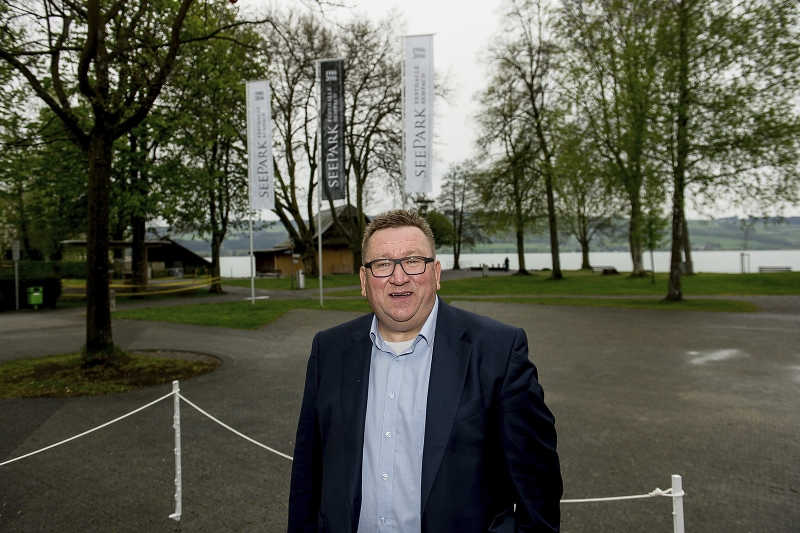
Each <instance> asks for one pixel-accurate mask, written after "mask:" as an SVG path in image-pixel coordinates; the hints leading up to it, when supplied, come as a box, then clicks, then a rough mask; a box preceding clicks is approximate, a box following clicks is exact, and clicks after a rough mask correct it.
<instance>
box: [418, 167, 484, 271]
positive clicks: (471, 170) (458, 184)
mask: <svg viewBox="0 0 800 533" xmlns="http://www.w3.org/2000/svg"><path fill="white" fill-rule="evenodd" d="M476 175H477V171H476V168H475V163H474V162H472V161H465V162H463V163H461V164H457V165H453V166H451V167H450V169H449V170H448V171H447V173H446V174H445V175H444V181H443V183H442V192H441V194H440V195H439V198H438V200H437V203H438V204H439V206H440V208H441V209H442V211H443V212H444V215H445V216H446V217H447V218H448V222H449V227H450V228H451V233H450V238H449V242H448V243H447V244H449V245H450V246H452V247H453V270H459V269H460V268H461V265H460V264H459V257H460V256H461V250H462V249H463V248H473V247H474V246H475V244H476V243H479V242H487V238H486V235H485V234H484V233H483V229H482V228H481V225H480V223H479V220H478V216H477V213H478V211H479V210H480V203H479V195H478V192H477V188H476V187H475V182H476ZM429 221H430V216H429ZM438 242H439V241H437V243H438Z"/></svg>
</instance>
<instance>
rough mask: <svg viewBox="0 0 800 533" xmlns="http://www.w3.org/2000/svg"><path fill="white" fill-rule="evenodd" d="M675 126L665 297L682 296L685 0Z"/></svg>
mask: <svg viewBox="0 0 800 533" xmlns="http://www.w3.org/2000/svg"><path fill="white" fill-rule="evenodd" d="M678 25H679V32H680V33H679V35H678V58H679V59H678V60H679V62H680V63H679V66H678V113H677V117H676V118H677V122H678V130H677V133H676V139H675V142H676V145H677V146H676V152H677V153H676V158H675V167H674V169H673V191H672V257H671V259H670V264H669V289H668V290H667V300H669V301H673V302H678V301H680V300H683V290H682V289H683V288H682V285H683V279H682V277H681V252H682V251H683V245H684V242H683V228H684V220H683V196H684V189H685V188H686V160H687V157H688V152H689V140H688V137H687V131H686V130H687V125H688V123H689V109H688V108H689V79H688V78H689V58H688V50H687V43H686V38H687V37H686V31H687V26H688V25H689V11H688V9H687V7H686V2H685V0H680V1H679V2H678Z"/></svg>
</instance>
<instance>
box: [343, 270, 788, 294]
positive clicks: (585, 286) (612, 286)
mask: <svg viewBox="0 0 800 533" xmlns="http://www.w3.org/2000/svg"><path fill="white" fill-rule="evenodd" d="M564 278H565V279H563V280H558V281H555V280H552V279H550V277H549V273H548V272H537V273H536V274H535V275H532V276H490V277H488V278H467V279H459V280H452V281H443V282H442V290H441V291H439V294H440V295H441V296H443V297H444V296H505V295H532V296H535V295H539V294H541V295H558V296H666V294H667V280H668V276H667V274H656V283H655V284H653V282H652V279H651V278H650V277H646V278H630V277H628V275H627V274H625V273H622V274H619V275H617V276H601V275H599V274H594V275H593V274H589V273H586V272H581V271H567V272H564ZM360 294H361V291H360V290H348V291H336V292H332V293H330V295H331V296H358V295H360ZM683 294H684V295H685V296H687V297H692V296H726V295H729V296H734V295H735V296H742V295H753V296H754V295H773V296H774V295H797V294H800V272H775V273H770V274H695V275H694V276H684V277H683Z"/></svg>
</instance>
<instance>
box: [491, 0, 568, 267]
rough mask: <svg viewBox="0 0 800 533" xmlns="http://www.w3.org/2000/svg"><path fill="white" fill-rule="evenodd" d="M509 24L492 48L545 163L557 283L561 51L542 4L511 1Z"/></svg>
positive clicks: (537, 0) (531, 0)
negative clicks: (514, 82)
mask: <svg viewBox="0 0 800 533" xmlns="http://www.w3.org/2000/svg"><path fill="white" fill-rule="evenodd" d="M505 20H506V21H507V22H508V26H506V27H505V28H504V29H505V35H506V37H505V39H504V40H502V41H501V42H500V44H498V45H496V46H495V47H494V48H493V50H492V58H493V61H494V62H495V63H497V65H498V68H499V69H501V70H507V71H508V72H509V74H508V75H510V76H515V77H516V78H517V79H518V80H519V82H520V84H521V87H522V88H521V91H522V93H523V94H524V95H525V103H526V105H525V106H524V107H523V109H524V112H525V115H526V117H527V119H528V122H529V124H530V126H529V127H530V128H531V130H532V132H533V134H534V135H535V138H536V143H535V144H534V145H532V147H533V148H534V149H535V151H536V157H538V158H540V159H541V162H540V164H539V166H540V169H541V174H542V178H543V180H544V187H545V197H546V199H547V222H548V228H549V231H550V255H551V257H552V267H553V268H552V274H551V275H552V277H553V279H562V278H563V275H562V273H561V259H560V257H559V246H558V222H557V216H556V199H555V192H556V181H557V180H556V172H555V167H554V159H555V157H556V153H557V145H558V140H557V139H556V138H555V135H554V133H555V131H556V128H555V127H554V125H555V124H557V123H558V121H559V116H560V115H561V113H560V110H559V105H558V103H557V100H558V97H559V95H558V91H557V90H556V86H557V83H556V81H555V80H554V79H553V77H554V68H553V66H554V64H558V61H559V60H558V55H559V49H558V46H557V45H556V43H555V41H554V39H553V36H552V35H550V34H551V29H550V27H551V11H550V9H549V8H548V7H547V5H545V4H544V3H543V2H542V1H541V0H509V1H508V11H507V12H506V14H505Z"/></svg>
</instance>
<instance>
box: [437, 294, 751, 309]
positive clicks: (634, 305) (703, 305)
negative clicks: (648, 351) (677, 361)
mask: <svg viewBox="0 0 800 533" xmlns="http://www.w3.org/2000/svg"><path fill="white" fill-rule="evenodd" d="M447 300H448V302H451V301H465V300H466V301H480V302H500V303H510V304H529V305H570V306H576V307H623V308H630V309H662V310H669V311H706V312H714V313H752V312H753V311H755V310H756V306H755V305H753V304H751V303H750V302H743V301H740V300H708V299H706V300H703V299H690V300H683V301H680V302H667V301H666V300H662V299H655V298H559V297H549V298H480V299H472V300H471V299H469V298H448V299H447Z"/></svg>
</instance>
